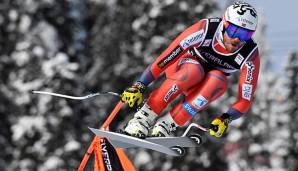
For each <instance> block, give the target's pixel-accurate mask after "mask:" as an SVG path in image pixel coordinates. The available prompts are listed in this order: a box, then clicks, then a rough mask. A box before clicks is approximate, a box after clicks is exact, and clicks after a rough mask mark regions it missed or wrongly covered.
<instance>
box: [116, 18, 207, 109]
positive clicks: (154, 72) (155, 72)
mask: <svg viewBox="0 0 298 171" xmlns="http://www.w3.org/2000/svg"><path fill="white" fill-rule="evenodd" d="M206 21H207V20H201V21H199V22H198V23H196V24H194V25H192V26H190V27H189V28H187V29H186V30H185V31H184V32H182V33H181V34H180V35H179V36H178V37H177V38H176V39H175V40H174V41H173V42H172V43H171V44H170V46H169V47H168V48H167V49H166V50H165V51H164V52H163V53H162V54H161V55H160V56H159V57H158V58H157V59H156V60H155V61H154V62H153V63H152V64H151V65H149V66H148V67H147V69H146V70H145V71H144V72H143V74H142V76H141V77H140V79H139V80H138V81H137V82H136V83H134V84H133V85H132V86H131V87H130V88H128V89H126V90H125V91H124V92H123V93H122V94H121V100H122V101H123V102H124V103H126V104H128V105H129V106H130V107H134V106H137V105H140V104H141V102H142V101H143V92H144V91H145V89H146V87H147V86H148V85H149V84H150V83H151V82H153V81H154V80H155V79H156V78H157V77H158V76H159V75H160V74H161V73H162V72H163V71H164V70H165V69H166V68H168V67H169V66H170V65H171V64H173V63H174V62H175V61H177V60H178V59H179V58H180V57H181V56H182V55H183V54H184V53H185V52H187V50H188V49H189V48H190V47H192V46H197V45H200V44H201V43H202V41H203V39H204V36H205V34H206V31H205V30H206V28H205V27H206Z"/></svg>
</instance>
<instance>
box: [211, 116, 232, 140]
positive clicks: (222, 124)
mask: <svg viewBox="0 0 298 171" xmlns="http://www.w3.org/2000/svg"><path fill="white" fill-rule="evenodd" d="M231 121H232V117H231V115H229V114H227V113H224V114H222V115H221V116H220V117H216V118H214V119H213V120H212V122H211V125H210V130H209V133H210V135H212V136H215V137H217V138H220V137H222V135H223V134H224V133H225V131H226V130H227V128H228V125H229V123H231Z"/></svg>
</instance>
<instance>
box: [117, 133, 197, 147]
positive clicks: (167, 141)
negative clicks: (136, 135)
mask: <svg viewBox="0 0 298 171" xmlns="http://www.w3.org/2000/svg"><path fill="white" fill-rule="evenodd" d="M145 140H146V141H149V142H153V143H156V144H160V145H163V146H166V147H174V146H180V147H188V148H189V147H198V146H199V145H200V144H201V143H202V138H201V136H200V135H198V134H193V135H189V136H184V137H150V138H146V139H145ZM111 143H112V144H113V146H114V147H119V148H133V147H135V145H134V144H127V143H123V142H122V141H119V140H111Z"/></svg>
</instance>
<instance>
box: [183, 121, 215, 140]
mask: <svg viewBox="0 0 298 171" xmlns="http://www.w3.org/2000/svg"><path fill="white" fill-rule="evenodd" d="M191 127H196V128H199V129H200V130H202V131H204V132H208V131H209V129H210V128H205V127H203V126H202V125H199V124H196V123H191V124H190V125H189V126H188V127H187V129H186V130H185V131H184V133H183V135H182V137H185V136H186V135H187V133H188V132H189V130H190V128H191Z"/></svg>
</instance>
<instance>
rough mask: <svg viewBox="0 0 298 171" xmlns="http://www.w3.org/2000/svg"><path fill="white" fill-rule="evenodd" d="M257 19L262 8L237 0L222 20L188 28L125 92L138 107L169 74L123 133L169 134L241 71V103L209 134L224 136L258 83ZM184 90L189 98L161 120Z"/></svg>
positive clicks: (124, 98)
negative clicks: (150, 87) (154, 84)
mask: <svg viewBox="0 0 298 171" xmlns="http://www.w3.org/2000/svg"><path fill="white" fill-rule="evenodd" d="M257 22H258V17H257V12H256V10H255V9H254V8H253V7H252V6H251V5H250V4H248V3H245V2H235V3H234V4H233V5H231V6H229V7H228V8H227V10H226V11H225V13H224V15H223V17H222V18H209V19H202V20H200V21H198V22H197V23H195V24H194V25H192V26H190V27H188V28H187V29H186V30H185V31H183V32H182V33H181V34H180V35H179V36H178V37H177V38H176V39H175V40H174V41H173V42H172V43H171V44H170V45H169V47H168V48H167V49H166V50H165V51H164V52H163V53H162V54H161V55H160V56H159V57H158V58H157V59H156V60H155V61H154V62H153V63H152V64H150V65H149V66H148V67H147V69H146V70H145V71H144V72H143V74H142V75H141V77H140V78H139V79H138V81H137V82H135V83H134V84H133V85H132V86H131V87H130V88H128V89H126V90H125V91H124V92H123V93H122V95H121V96H122V101H123V102H124V103H126V104H128V105H129V106H130V107H134V106H138V105H140V104H141V102H142V99H143V97H142V94H143V92H144V91H145V89H146V87H147V86H148V85H149V84H150V83H152V82H153V81H154V80H156V79H157V78H158V77H159V76H160V75H161V73H163V72H165V74H166V79H165V81H164V82H163V83H162V85H161V86H160V87H159V88H157V89H155V90H154V91H152V92H151V93H150V95H149V97H148V99H147V101H146V103H144V105H143V106H142V107H141V108H140V110H138V111H137V112H136V113H135V114H134V117H133V118H132V119H131V120H130V121H129V122H128V123H127V125H126V126H125V127H124V129H123V131H124V133H125V134H129V135H131V136H136V137H141V138H142V137H143V138H144V137H146V136H169V135H170V134H171V133H172V132H173V131H175V130H176V128H177V127H179V126H184V125H185V124H186V123H187V121H189V120H190V119H191V118H192V117H193V116H194V115H196V114H197V113H199V112H200V111H202V110H203V109H204V108H206V107H207V106H208V105H209V104H210V103H211V102H212V101H214V100H216V99H217V98H218V97H220V96H221V95H222V94H223V93H224V92H225V91H226V90H227V87H228V80H227V78H228V76H229V75H230V74H231V73H234V72H235V71H237V70H240V71H241V73H240V77H239V90H238V91H239V93H238V94H239V95H238V99H237V101H236V102H235V103H234V104H233V105H232V106H231V107H230V108H229V110H228V111H226V112H224V113H223V114H222V115H219V116H218V117H216V118H214V119H213V120H212V121H211V124H210V130H209V133H210V135H212V136H215V137H222V135H223V134H224V132H225V131H226V129H227V127H228V124H230V123H231V122H232V121H233V120H235V119H238V118H239V117H241V116H243V115H244V114H245V113H246V112H247V111H248V109H249V107H250V105H251V103H252V100H253V95H254V92H255V90H256V87H257V80H258V75H259V66H260V57H259V51H258V46H257V44H256V43H255V42H254V40H253V39H252V35H253V34H254V32H255V31H256V28H257ZM181 93H183V94H184V95H185V98H184V100H183V101H181V102H179V103H178V104H177V105H175V106H174V107H173V108H172V109H171V110H170V111H169V113H167V114H166V115H165V116H164V117H162V118H159V119H158V116H159V115H160V113H161V112H162V111H163V110H164V109H165V108H166V106H167V105H168V104H169V103H170V102H171V101H173V99H175V98H176V97H177V96H178V95H179V94H181ZM152 127H153V128H152ZM151 128H152V130H151Z"/></svg>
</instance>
